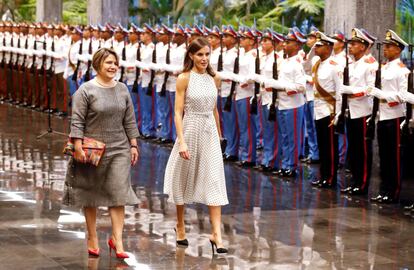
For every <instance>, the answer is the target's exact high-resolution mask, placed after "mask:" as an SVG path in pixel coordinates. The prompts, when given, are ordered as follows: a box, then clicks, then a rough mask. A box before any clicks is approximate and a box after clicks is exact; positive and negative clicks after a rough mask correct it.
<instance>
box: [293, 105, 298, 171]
mask: <svg viewBox="0 0 414 270" xmlns="http://www.w3.org/2000/svg"><path fill="white" fill-rule="evenodd" d="M297 115H298V109H293V134H294V135H293V139H294V144H293V147H294V148H293V149H294V150H293V153H294V155H295V156H294V157H293V158H294V160H295V165H297V164H298V163H299V156H298V148H299V145H298V127H297V122H298V121H297Z"/></svg>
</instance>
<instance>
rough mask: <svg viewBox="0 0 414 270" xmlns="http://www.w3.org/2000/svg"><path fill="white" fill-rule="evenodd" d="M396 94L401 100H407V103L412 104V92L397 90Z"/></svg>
mask: <svg viewBox="0 0 414 270" xmlns="http://www.w3.org/2000/svg"><path fill="white" fill-rule="evenodd" d="M397 95H398V97H399V99H400V100H401V101H402V102H408V103H411V104H414V95H413V94H412V93H410V92H406V91H403V92H398V94H397Z"/></svg>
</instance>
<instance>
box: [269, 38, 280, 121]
mask: <svg viewBox="0 0 414 270" xmlns="http://www.w3.org/2000/svg"><path fill="white" fill-rule="evenodd" d="M273 44H275V42H273ZM273 47H274V51H273V56H274V58H275V60H274V62H273V79H274V80H277V79H278V78H279V74H278V71H277V53H276V46H273ZM276 100H277V89H275V88H272V104H271V105H270V109H269V118H268V120H269V121H272V122H274V121H276Z"/></svg>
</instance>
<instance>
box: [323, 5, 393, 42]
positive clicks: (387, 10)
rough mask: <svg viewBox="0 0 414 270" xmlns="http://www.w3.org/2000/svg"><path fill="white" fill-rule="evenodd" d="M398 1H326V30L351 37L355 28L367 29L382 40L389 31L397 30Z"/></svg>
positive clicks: (329, 32)
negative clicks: (396, 13) (337, 31)
mask: <svg viewBox="0 0 414 270" xmlns="http://www.w3.org/2000/svg"><path fill="white" fill-rule="evenodd" d="M395 9H396V0H326V1H325V21H324V29H325V32H326V33H327V34H332V33H333V31H334V30H336V29H338V30H341V31H344V33H345V35H346V36H347V37H349V36H350V35H351V29H352V28H354V27H358V28H365V29H366V30H368V32H370V33H372V34H373V35H374V36H376V37H378V38H379V39H380V40H382V39H383V38H384V36H385V31H386V30H387V29H395Z"/></svg>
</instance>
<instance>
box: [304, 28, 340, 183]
mask: <svg viewBox="0 0 414 270" xmlns="http://www.w3.org/2000/svg"><path fill="white" fill-rule="evenodd" d="M334 44H335V39H333V38H330V37H328V36H326V35H325V34H324V33H322V32H317V33H316V43H315V55H316V56H318V57H319V60H318V61H317V62H316V63H315V65H314V66H313V67H312V77H313V88H314V92H315V106H314V109H315V122H316V134H317V137H318V147H319V155H320V157H321V159H320V168H319V171H320V178H319V179H317V180H316V181H313V182H312V184H313V185H315V186H319V187H324V188H336V183H337V169H338V136H337V135H336V134H335V132H334V125H333V119H334V117H335V115H336V112H338V111H339V110H340V105H341V103H340V97H341V96H340V89H341V87H342V71H343V69H342V67H341V66H340V65H338V64H337V63H336V62H335V61H334V60H333V56H332V50H333V46H334Z"/></svg>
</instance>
